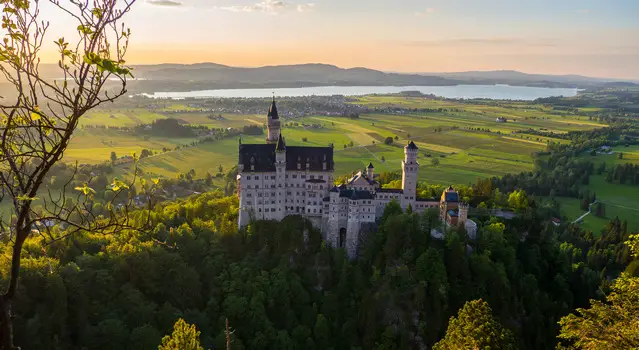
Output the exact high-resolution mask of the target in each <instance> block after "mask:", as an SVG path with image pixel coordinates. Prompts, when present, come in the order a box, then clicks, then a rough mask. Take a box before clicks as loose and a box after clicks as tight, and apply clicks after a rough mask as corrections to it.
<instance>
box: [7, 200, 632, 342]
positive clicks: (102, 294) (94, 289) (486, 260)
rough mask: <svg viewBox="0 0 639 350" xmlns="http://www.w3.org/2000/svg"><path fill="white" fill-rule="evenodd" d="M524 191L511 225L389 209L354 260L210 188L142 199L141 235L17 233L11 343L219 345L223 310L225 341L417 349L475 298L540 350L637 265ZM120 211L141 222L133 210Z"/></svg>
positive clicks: (610, 239) (619, 245)
mask: <svg viewBox="0 0 639 350" xmlns="http://www.w3.org/2000/svg"><path fill="white" fill-rule="evenodd" d="M495 192H497V193H499V191H492V193H495ZM530 201H531V202H532V203H531V205H530V206H529V207H528V208H526V209H523V210H521V212H520V215H519V216H518V217H517V218H515V219H512V220H502V219H498V218H487V219H486V220H485V221H483V222H480V227H481V228H480V230H479V234H478V238H477V239H476V240H475V241H470V240H468V239H467V237H466V235H465V233H464V232H454V231H453V232H450V233H449V234H447V236H446V238H445V239H444V240H437V239H433V238H432V237H431V236H430V235H429V234H428V232H429V231H430V230H429V228H430V227H431V226H432V225H434V224H437V223H436V221H437V218H436V216H433V215H429V213H428V212H426V213H424V214H421V215H419V214H416V213H411V212H402V210H401V208H400V207H399V206H398V205H394V204H391V205H389V206H388V208H387V209H386V211H385V213H384V216H383V218H382V219H381V222H380V225H379V231H378V233H377V234H375V235H373V236H371V237H369V238H368V242H367V243H366V245H365V248H364V249H363V251H362V253H361V257H360V258H359V259H357V260H354V261H348V260H347V259H346V256H345V254H344V252H343V251H341V250H339V249H337V250H336V249H332V248H330V247H329V246H327V245H326V244H325V243H323V242H322V240H321V235H320V233H319V231H317V230H316V229H314V228H313V227H312V226H311V225H310V223H309V222H306V221H305V220H304V219H302V218H301V217H288V218H287V219H285V220H284V221H283V222H282V223H276V222H268V221H262V222H254V223H253V224H251V225H250V226H249V227H248V228H246V229H243V230H241V231H239V232H238V231H237V226H236V215H237V205H238V204H237V199H236V198H235V197H225V196H224V195H223V193H222V192H210V193H206V194H202V195H199V196H195V197H191V198H189V199H188V200H184V201H181V202H175V203H165V204H162V205H158V206H156V207H155V208H154V209H153V211H152V213H151V217H152V222H153V229H152V230H150V231H149V232H146V233H143V232H141V231H127V230H123V231H120V232H113V233H112V234H94V233H90V232H85V233H81V234H76V235H74V236H72V237H70V238H68V239H65V240H60V241H57V242H55V243H53V244H49V245H43V244H42V242H43V238H40V237H37V236H32V237H31V238H30V239H29V240H28V241H27V243H26V244H25V247H24V250H25V251H26V252H27V253H26V254H25V259H24V260H23V270H22V275H21V283H20V285H19V288H20V289H21V291H20V293H17V294H16V299H15V303H14V312H15V332H16V343H17V344H20V345H21V346H23V348H25V349H62V348H77V349H82V348H86V349H115V348H119V349H154V348H157V346H158V345H159V344H160V342H161V340H162V336H163V335H165V334H170V333H171V329H172V327H173V324H174V323H175V322H176V320H177V319H178V318H183V319H185V320H186V321H187V322H189V323H191V324H194V325H196V326H197V329H198V330H199V331H200V332H201V343H202V345H203V346H204V348H224V347H225V321H226V320H227V319H228V321H229V324H230V326H231V328H232V333H231V338H232V339H231V340H232V341H231V347H232V348H233V349H243V348H250V349H274V348H277V349H297V348H300V349H301V348H304V349H328V348H333V349H348V348H362V349H370V348H377V349H405V348H420V347H424V346H426V347H430V346H432V345H434V344H435V343H436V342H437V341H438V340H440V339H441V338H443V337H444V335H445V334H446V328H447V324H448V319H449V318H450V317H451V316H454V315H456V314H457V310H458V309H460V308H461V307H462V306H464V304H465V303H466V302H467V301H471V300H474V299H483V300H484V301H485V302H486V303H487V304H488V305H490V307H491V308H492V314H493V315H494V317H495V319H496V320H497V321H498V322H499V323H500V324H501V325H503V327H505V328H506V329H508V330H509V331H510V332H512V334H513V337H514V338H513V339H514V340H513V342H514V344H516V347H517V348H520V349H548V348H553V347H554V346H555V343H556V336H557V334H558V329H559V325H558V321H559V320H560V319H561V317H562V316H565V315H567V314H568V313H570V312H571V311H572V310H574V309H575V308H577V307H585V306H587V305H588V300H589V299H591V298H602V297H603V295H602V294H601V290H600V289H599V286H600V285H602V286H603V291H606V288H607V287H606V286H607V285H609V282H608V278H607V277H608V276H613V275H616V274H618V273H619V272H621V271H623V270H624V269H625V268H626V266H628V265H629V264H630V266H631V268H629V271H630V270H632V271H630V272H631V273H634V274H636V273H637V270H639V268H638V267H639V264H638V263H637V261H634V262H633V261H632V256H631V255H630V253H629V249H628V247H626V246H625V245H624V244H623V242H625V241H626V240H627V239H628V237H629V232H626V231H625V228H624V227H623V225H622V224H621V223H619V222H611V224H610V225H609V226H608V227H607V229H606V230H605V232H603V233H602V235H601V236H597V237H596V236H593V235H592V234H591V233H585V232H582V231H580V230H579V228H578V227H576V226H560V227H556V226H554V225H552V224H551V223H550V222H549V221H548V215H549V212H548V210H545V209H544V208H536V207H535V204H534V200H533V199H530ZM131 216H132V217H133V218H134V219H135V220H140V221H141V222H140V224H142V221H143V220H144V215H143V214H142V213H137V214H131ZM59 234H62V232H60V233H59ZM5 249H7V248H5ZM5 253H6V254H8V252H5ZM631 262H632V263H631ZM0 268H1V269H2V271H3V274H4V271H6V270H7V269H8V261H6V260H3V262H2V265H1V266H0Z"/></svg>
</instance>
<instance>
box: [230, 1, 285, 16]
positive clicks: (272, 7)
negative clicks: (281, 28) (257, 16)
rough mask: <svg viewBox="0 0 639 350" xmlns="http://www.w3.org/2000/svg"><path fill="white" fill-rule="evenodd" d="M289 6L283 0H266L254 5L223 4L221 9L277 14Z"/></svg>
mask: <svg viewBox="0 0 639 350" xmlns="http://www.w3.org/2000/svg"><path fill="white" fill-rule="evenodd" d="M288 7H290V5H289V4H288V3H285V2H284V1H281V0H264V1H261V2H258V3H255V4H253V5H236V6H222V7H220V9H221V10H225V11H231V12H266V13H270V14H277V13H278V12H280V11H281V10H284V9H286V8H288Z"/></svg>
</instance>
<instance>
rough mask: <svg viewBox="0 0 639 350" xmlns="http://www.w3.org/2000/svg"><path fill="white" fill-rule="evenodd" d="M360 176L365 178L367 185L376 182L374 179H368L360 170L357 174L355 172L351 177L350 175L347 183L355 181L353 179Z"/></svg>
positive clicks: (355, 179)
mask: <svg viewBox="0 0 639 350" xmlns="http://www.w3.org/2000/svg"><path fill="white" fill-rule="evenodd" d="M360 178H362V179H364V180H366V182H367V183H368V184H369V185H374V184H376V183H377V181H375V180H373V179H369V178H368V175H367V174H366V173H364V172H361V171H359V172H357V174H355V175H354V176H353V177H351V178H350V179H348V183H349V184H352V183H353V182H355V181H357V180H359V179H360Z"/></svg>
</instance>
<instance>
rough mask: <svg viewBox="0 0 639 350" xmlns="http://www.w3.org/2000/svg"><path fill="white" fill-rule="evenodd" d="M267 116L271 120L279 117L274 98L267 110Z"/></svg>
mask: <svg viewBox="0 0 639 350" xmlns="http://www.w3.org/2000/svg"><path fill="white" fill-rule="evenodd" d="M268 116H269V117H270V118H271V119H280V116H279V114H278V113H277V106H276V105H275V98H273V102H272V103H271V107H270V108H269V109H268Z"/></svg>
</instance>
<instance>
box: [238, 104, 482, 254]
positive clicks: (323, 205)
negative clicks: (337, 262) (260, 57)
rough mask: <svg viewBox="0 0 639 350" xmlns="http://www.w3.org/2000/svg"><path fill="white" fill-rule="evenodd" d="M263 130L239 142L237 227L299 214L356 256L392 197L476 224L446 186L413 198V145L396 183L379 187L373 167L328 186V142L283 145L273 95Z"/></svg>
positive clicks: (456, 223)
mask: <svg viewBox="0 0 639 350" xmlns="http://www.w3.org/2000/svg"><path fill="white" fill-rule="evenodd" d="M267 128H268V133H267V137H266V143H264V144H242V143H241V141H240V145H239V162H238V176H237V181H238V186H237V188H238V197H239V200H240V210H239V219H238V221H239V222H238V225H239V227H243V226H246V225H247V224H248V223H249V222H250V221H251V220H252V219H256V220H282V219H284V217H286V216H288V215H301V216H303V217H305V218H307V219H308V220H310V221H311V222H312V223H313V225H314V226H316V227H318V228H319V229H321V231H322V235H323V238H324V240H325V241H327V242H328V243H329V244H331V245H332V246H334V247H341V248H344V249H346V252H347V254H348V255H349V257H354V256H356V255H357V251H358V248H359V245H360V241H361V239H360V238H361V234H362V231H363V230H365V229H367V228H368V227H372V226H373V225H374V224H375V222H376V220H377V219H379V218H380V217H381V216H382V214H383V213H384V208H385V207H386V205H387V204H388V203H390V202H391V201H393V200H395V201H397V203H399V204H400V205H401V207H402V208H403V209H407V208H408V207H409V206H410V207H411V208H412V210H413V211H414V212H422V211H424V210H426V209H428V208H439V213H440V219H441V220H442V221H443V222H444V223H446V225H448V226H451V227H460V226H462V227H464V228H465V229H466V231H467V232H468V235H469V236H470V237H474V236H475V234H476V231H477V225H476V224H475V223H474V222H473V221H472V220H470V219H468V205H466V204H464V203H462V202H461V201H460V198H459V195H458V193H457V192H456V191H455V189H454V188H453V187H452V186H451V187H448V188H447V189H446V190H445V191H444V192H443V193H442V196H441V198H440V200H439V201H436V200H433V199H422V198H418V197H417V175H418V172H419V163H418V162H417V157H418V150H419V149H418V147H417V145H415V143H414V142H412V141H411V142H409V143H408V144H407V145H406V146H405V147H404V160H403V161H402V163H401V165H402V188H398V189H386V188H381V186H380V184H379V182H378V181H377V180H375V179H376V174H375V169H374V167H373V164H372V163H370V164H369V165H368V168H367V169H366V170H363V171H359V172H357V173H356V174H354V175H353V176H352V177H351V178H350V179H349V180H348V181H347V182H346V183H344V184H341V185H339V186H335V185H333V180H334V170H335V169H334V162H333V147H332V146H330V147H301V146H287V145H286V142H285V139H284V137H283V136H282V132H281V124H280V119H279V115H278V112H277V106H276V103H275V99H273V102H272V104H271V106H270V108H269V111H268V116H267Z"/></svg>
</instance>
